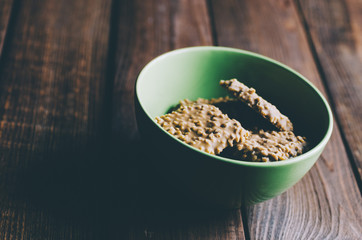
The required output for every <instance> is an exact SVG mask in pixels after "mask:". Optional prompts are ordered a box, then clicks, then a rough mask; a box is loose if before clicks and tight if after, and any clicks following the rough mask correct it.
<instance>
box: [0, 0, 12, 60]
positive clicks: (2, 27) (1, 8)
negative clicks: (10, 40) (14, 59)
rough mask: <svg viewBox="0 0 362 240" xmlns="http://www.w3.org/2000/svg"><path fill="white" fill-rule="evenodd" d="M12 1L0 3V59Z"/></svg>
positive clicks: (6, 0) (7, 0)
mask: <svg viewBox="0 0 362 240" xmlns="http://www.w3.org/2000/svg"><path fill="white" fill-rule="evenodd" d="M13 2H14V1H13V0H5V1H1V2H0V57H1V55H2V52H3V47H4V41H5V36H6V33H7V30H8V26H9V22H10V15H11V9H12V7H13Z"/></svg>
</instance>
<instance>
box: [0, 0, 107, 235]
mask: <svg viewBox="0 0 362 240" xmlns="http://www.w3.org/2000/svg"><path fill="white" fill-rule="evenodd" d="M110 7H111V6H110V1H104V0H101V1H99V0H90V1H85V0H80V1H57V0H50V1H22V2H21V4H20V6H19V7H18V11H19V12H18V14H17V16H18V17H17V18H16V19H14V23H13V24H12V27H13V29H11V30H12V34H11V38H10V39H9V41H7V43H8V45H7V54H6V55H4V59H3V61H2V65H1V66H0V83H1V84H0V152H1V153H0V166H1V168H0V239H7V240H8V239H27V240H28V239H29V240H31V239H106V238H107V236H106V235H105V234H106V233H107V231H106V229H107V222H106V221H105V220H104V219H107V218H105V217H104V215H105V214H103V213H104V212H106V213H108V212H109V210H108V208H107V206H106V205H105V204H104V202H103V198H104V194H105V193H106V192H104V191H103V190H102V189H103V188H104V185H105V184H106V180H103V177H104V176H105V169H104V167H102V166H105V165H107V164H106V163H107V162H106V159H103V158H102V157H103V150H104V149H102V147H103V146H104V144H103V143H102V142H103V141H104V139H105V136H104V131H103V130H104V127H103V126H104V125H105V122H106V119H104V117H103V116H104V110H103V109H104V105H106V104H107V103H106V102H104V99H105V96H104V95H105V93H104V92H105V88H106V86H105V85H106V82H107V81H106V77H105V76H106V70H107V66H106V65H107V54H108V35H109V17H110ZM2 17H3V16H1V18H2ZM108 121H110V119H108ZM100 159H102V160H103V163H102V164H99V160H100ZM104 179H106V178H104ZM98 196H99V197H98Z"/></svg>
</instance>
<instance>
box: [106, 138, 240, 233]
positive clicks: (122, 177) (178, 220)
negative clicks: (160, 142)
mask: <svg viewBox="0 0 362 240" xmlns="http://www.w3.org/2000/svg"><path fill="white" fill-rule="evenodd" d="M122 145H123V146H126V147H125V148H124V149H126V150H123V151H122V154H120V153H118V154H115V155H116V156H121V155H122V156H123V158H122V159H119V161H117V158H116V159H115V160H116V161H115V163H114V164H112V166H113V168H112V171H113V173H112V174H111V175H112V180H111V182H112V187H111V189H112V193H111V200H112V212H111V215H110V216H111V226H112V227H111V228H112V229H119V227H120V226H123V230H124V231H125V234H126V235H127V234H133V235H135V236H138V237H145V236H146V237H147V234H148V235H149V233H147V232H155V231H156V232H157V231H161V232H162V231H168V230H169V231H173V230H172V229H174V230H175V228H179V229H184V230H185V231H186V229H187V228H197V227H200V226H201V227H202V226H203V227H205V228H207V226H208V225H210V226H215V225H218V226H221V225H222V224H223V223H226V222H227V221H225V219H227V218H230V217H232V218H233V219H234V218H235V214H238V213H237V211H238V210H215V209H213V208H210V207H206V206H202V205H199V204H196V205H195V203H194V202H192V201H190V199H189V198H188V197H185V196H183V195H182V193H180V192H178V191H177V190H176V189H175V187H174V186H172V184H171V183H169V182H168V181H167V179H164V178H163V177H162V176H161V175H160V174H158V173H157V172H153V171H152V170H151V169H152V167H150V165H149V164H150V162H151V161H152V160H153V159H152V158H153V156H150V155H148V151H140V146H142V145H143V144H142V143H141V142H140V141H136V142H129V143H122ZM120 173H123V174H120ZM239 214H240V213H239ZM236 217H237V218H238V219H240V217H241V216H240V215H238V216H236ZM240 221H241V219H240ZM215 222H221V223H220V224H215ZM167 229H168V230H167ZM137 233H138V234H140V235H137ZM112 236H113V237H114V238H115V239H116V238H117V237H118V238H122V239H123V238H125V239H126V236H124V235H122V236H119V235H117V234H116V235H114V234H113V235H112ZM163 236H164V237H166V238H165V239H167V234H166V235H163ZM148 237H150V238H152V236H148ZM185 237H186V238H187V236H185ZM156 238H157V237H156ZM161 238H162V237H161ZM135 239H137V238H135Z"/></svg>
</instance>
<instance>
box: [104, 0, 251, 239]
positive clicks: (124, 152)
mask: <svg viewBox="0 0 362 240" xmlns="http://www.w3.org/2000/svg"><path fill="white" fill-rule="evenodd" d="M117 9H118V11H117V15H118V16H119V20H118V22H119V32H118V38H117V46H118V47H117V53H116V66H117V71H116V77H115V84H114V92H113V124H112V134H113V135H112V143H113V144H112V146H113V147H112V149H113V153H112V155H113V157H114V162H115V163H114V166H118V167H115V168H114V174H113V175H114V176H115V178H114V179H113V180H112V182H113V186H112V188H113V189H115V190H114V192H115V194H114V197H113V201H112V202H113V204H112V209H113V210H114V211H113V213H114V217H113V218H112V227H111V228H112V229H114V231H113V232H112V233H111V238H112V239H244V231H243V224H242V218H241V212H240V210H236V211H230V212H223V213H214V212H212V213H209V212H201V211H196V210H195V211H192V210H183V209H180V208H179V207H178V206H167V207H166V206H163V203H164V202H165V201H163V199H160V196H159V195H158V194H159V193H160V191H159V190H157V186H155V178H157V176H153V175H152V173H151V176H150V175H149V174H150V173H148V174H147V171H146V173H145V170H144V169H143V170H141V169H140V168H141V167H142V166H141V163H140V159H143V158H146V159H149V160H152V156H148V155H147V153H142V144H143V143H142V142H141V140H140V137H139V135H138V131H137V126H136V121H135V116H134V83H135V80H136V78H137V75H138V73H139V72H140V70H141V69H142V67H143V66H144V65H145V64H146V63H147V62H148V61H150V60H151V59H152V58H154V57H156V56H158V55H160V54H161V53H164V52H166V51H169V50H172V49H174V48H180V47H185V46H194V45H212V33H211V27H210V20H209V18H208V13H207V6H206V2H205V1H203V0H197V1H192V0H178V1H165V0H161V1H156V0H153V1H141V0H136V1H121V2H120V4H119V6H117ZM119 146H122V147H121V148H120V147H119ZM120 156H122V157H123V158H122V159H120ZM117 164H118V165H117ZM120 173H122V174H120ZM144 174H147V176H149V177H150V178H147V177H146V176H145V175H144ZM124 182H126V183H127V184H126V186H125V185H122V184H121V183H124ZM148 182H150V183H148ZM145 185H146V187H145ZM117 189H123V190H121V191H120V190H117ZM117 191H120V192H121V193H122V194H120V195H119V196H118V197H117V194H116V193H117ZM164 195H165V194H164ZM166 195H167V193H166ZM120 216H123V218H122V217H120ZM120 229H122V231H120Z"/></svg>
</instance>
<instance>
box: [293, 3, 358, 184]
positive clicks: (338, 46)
mask: <svg viewBox="0 0 362 240" xmlns="http://www.w3.org/2000/svg"><path fill="white" fill-rule="evenodd" d="M298 2H299V6H301V10H302V11H301V12H302V17H303V20H304V21H305V23H306V25H307V27H308V29H309V31H310V36H311V39H312V42H313V43H312V44H313V50H314V51H315V52H316V57H317V60H318V63H319V64H320V65H321V71H323V77H324V78H325V82H326V84H327V87H328V90H329V91H330V96H331V101H332V102H333V105H334V107H335V110H336V119H337V120H338V122H339V124H340V126H341V131H342V133H343V136H344V138H345V139H346V141H347V143H348V149H349V150H350V152H351V155H352V156H353V160H354V164H355V165H356V167H357V172H358V174H359V176H358V178H359V179H358V180H359V181H361V180H362V124H361V119H362V109H361V106H362V24H361V23H362V2H361V1H358V0H357V1H356V0H350V1H341V0H333V1H326V0H324V1H310V0H303V1H298ZM360 184H361V182H360Z"/></svg>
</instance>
